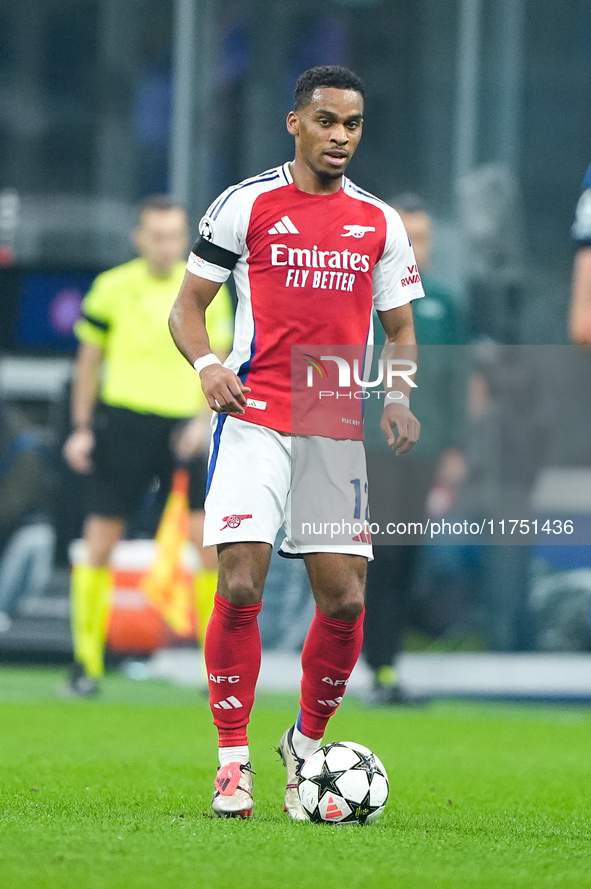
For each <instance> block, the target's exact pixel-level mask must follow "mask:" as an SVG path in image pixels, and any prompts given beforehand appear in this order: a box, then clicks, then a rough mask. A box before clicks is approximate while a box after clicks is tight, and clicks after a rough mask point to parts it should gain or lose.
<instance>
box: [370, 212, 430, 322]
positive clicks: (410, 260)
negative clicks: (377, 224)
mask: <svg viewBox="0 0 591 889" xmlns="http://www.w3.org/2000/svg"><path fill="white" fill-rule="evenodd" d="M384 215H385V217H386V244H385V247H384V252H383V254H382V257H381V259H380V261H379V262H378V263H376V266H375V268H374V272H373V303H374V306H375V308H376V309H377V310H378V311H379V312H387V311H388V309H395V308H397V307H398V306H404V305H406V303H409V302H411V300H413V299H418V298H419V297H421V296H424V295H425V294H424V292H423V285H422V284H421V276H420V274H419V270H418V268H417V261H416V259H415V255H414V252H413V249H412V244H411V242H410V238H409V237H408V235H407V233H406V229H405V228H404V225H403V223H402V219H401V218H400V216H399V215H398V213H397V212H396V210H394V209H392V207H387V206H386V207H385V208H384Z"/></svg>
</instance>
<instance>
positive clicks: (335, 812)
mask: <svg viewBox="0 0 591 889" xmlns="http://www.w3.org/2000/svg"><path fill="white" fill-rule="evenodd" d="M342 815H343V813H342V812H341V810H340V809H339V807H338V806H337V804H336V803H335V801H334V797H333V796H329V798H328V805H327V807H326V816H325V817H326V818H341V817H342Z"/></svg>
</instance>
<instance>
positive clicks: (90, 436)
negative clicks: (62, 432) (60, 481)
mask: <svg viewBox="0 0 591 889" xmlns="http://www.w3.org/2000/svg"><path fill="white" fill-rule="evenodd" d="M93 450H94V433H93V432H92V430H91V429H76V430H75V431H74V432H72V433H71V435H69V436H68V438H67V439H66V441H65V442H64V446H63V448H62V454H63V455H64V459H65V461H66V463H67V464H68V466H70V467H71V468H72V469H73V470H74V472H82V473H84V474H87V473H89V472H90V471H91V470H92V459H91V455H92V452H93Z"/></svg>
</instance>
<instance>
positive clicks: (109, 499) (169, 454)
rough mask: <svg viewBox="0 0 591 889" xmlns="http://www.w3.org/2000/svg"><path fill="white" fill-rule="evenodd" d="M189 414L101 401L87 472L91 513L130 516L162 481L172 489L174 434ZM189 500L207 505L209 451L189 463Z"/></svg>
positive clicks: (192, 505) (199, 505)
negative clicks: (174, 414)
mask: <svg viewBox="0 0 591 889" xmlns="http://www.w3.org/2000/svg"><path fill="white" fill-rule="evenodd" d="M186 422H187V418H184V417H179V418H174V417H173V418H171V417H161V416H158V415H156V414H140V413H137V412H136V411H130V410H127V409H126V408H121V407H113V406H111V405H107V404H102V403H99V404H98V405H97V408H96V411H95V418H94V424H93V428H94V434H95V447H94V451H93V454H92V461H93V470H92V472H91V474H90V475H89V476H88V477H87V490H86V493H87V497H86V513H87V515H99V516H103V517H105V518H121V519H123V520H124V521H125V522H129V520H130V519H131V518H132V516H133V515H134V514H135V512H136V510H137V509H138V506H139V504H140V501H141V499H142V497H143V495H145V493H146V492H147V491H148V490H149V489H150V488H151V487H154V486H155V485H156V484H157V483H159V487H160V490H161V491H162V492H168V491H169V489H170V483H171V479H172V474H173V472H174V470H175V469H176V468H177V466H178V462H177V460H176V458H175V455H174V453H173V450H172V444H171V443H172V438H173V435H174V432H175V431H176V430H178V428H179V425H182V424H184V423H186ZM189 469H190V474H191V484H190V491H189V506H190V508H191V510H197V509H203V501H204V499H205V481H206V477H207V457H206V455H203V456H200V457H198V458H196V459H195V460H193V461H191V465H190V466H189Z"/></svg>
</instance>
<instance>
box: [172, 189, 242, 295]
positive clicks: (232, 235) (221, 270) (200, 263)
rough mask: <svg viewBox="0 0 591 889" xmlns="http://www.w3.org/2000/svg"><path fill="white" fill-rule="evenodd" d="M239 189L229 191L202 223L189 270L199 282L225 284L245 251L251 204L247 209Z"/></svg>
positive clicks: (227, 190)
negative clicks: (200, 280)
mask: <svg viewBox="0 0 591 889" xmlns="http://www.w3.org/2000/svg"><path fill="white" fill-rule="evenodd" d="M241 198H242V195H241V192H240V188H239V187H237V186H232V187H231V188H228V189H226V191H225V192H224V193H223V194H221V195H220V196H219V197H218V198H216V200H215V201H214V202H213V204H212V205H211V206H210V208H209V209H208V211H207V213H206V214H205V216H204V217H203V219H202V220H201V222H200V223H199V238H198V239H197V242H196V243H195V245H194V247H193V249H192V251H191V253H190V255H189V261H188V263H187V269H188V270H189V271H190V272H192V273H193V274H194V275H198V276H199V277H200V278H207V280H208V281H216V282H219V283H223V282H224V281H226V280H227V279H228V277H229V276H230V272H231V271H232V269H233V268H234V266H235V265H236V263H237V262H238V260H239V259H240V257H241V256H242V255H243V253H244V252H245V250H246V229H247V226H248V217H249V213H250V204H247V205H246V206H245V202H244V201H243V200H242V199H241Z"/></svg>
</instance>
